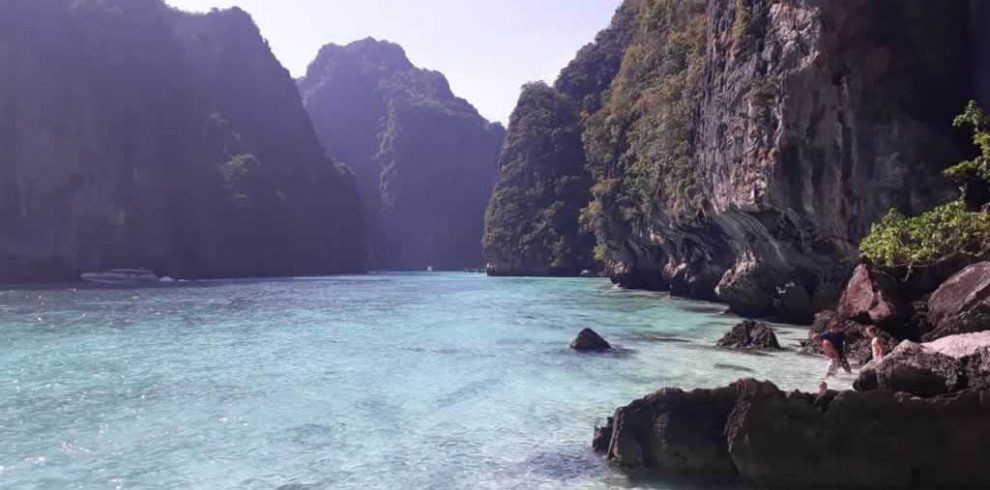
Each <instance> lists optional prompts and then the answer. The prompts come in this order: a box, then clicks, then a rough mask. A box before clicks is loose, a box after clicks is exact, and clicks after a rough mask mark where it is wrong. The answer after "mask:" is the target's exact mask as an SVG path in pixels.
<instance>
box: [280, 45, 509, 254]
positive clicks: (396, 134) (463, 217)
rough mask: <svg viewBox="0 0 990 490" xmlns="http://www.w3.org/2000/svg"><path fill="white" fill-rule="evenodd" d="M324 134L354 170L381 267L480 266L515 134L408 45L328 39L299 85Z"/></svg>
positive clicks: (332, 149) (335, 153) (331, 148)
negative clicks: (490, 206) (499, 176)
mask: <svg viewBox="0 0 990 490" xmlns="http://www.w3.org/2000/svg"><path fill="white" fill-rule="evenodd" d="M298 84H299V89H300V91H301V92H302V95H303V102H304V104H305V106H306V109H307V111H308V112H309V114H310V117H311V118H312V120H313V124H314V126H315V127H316V132H317V134H318V135H319V137H320V139H321V140H322V142H323V144H324V145H325V146H326V147H327V150H328V151H329V152H330V153H331V155H333V156H334V158H336V159H338V160H340V161H343V162H345V163H346V164H348V165H349V166H350V167H351V168H352V169H353V170H354V174H355V175H356V177H357V180H358V186H359V189H360V192H361V195H362V198H363V199H364V203H365V213H366V216H367V217H368V222H369V225H370V226H371V227H372V237H371V242H372V265H373V266H374V267H377V268H385V269H425V268H426V267H428V266H431V265H432V266H434V267H436V268H441V269H462V268H465V267H474V268H476V267H480V266H481V265H482V264H483V263H484V262H483V259H482V256H481V237H482V228H483V216H484V212H485V206H486V204H487V202H488V199H489V196H490V195H491V191H492V186H493V183H494V179H495V173H496V162H497V161H498V155H499V151H500V148H501V145H502V141H503V138H504V134H505V131H504V129H503V128H502V126H501V125H499V124H490V123H489V122H488V121H486V120H485V119H484V118H482V117H481V116H480V115H479V114H478V111H477V110H475V108H474V107H472V106H471V105H470V104H469V103H468V102H467V101H465V100H463V99H460V98H457V97H455V96H454V94H453V93H451V90H450V86H449V85H448V83H447V80H446V78H444V76H443V75H442V74H440V73H438V72H434V71H429V70H423V69H419V68H416V67H415V66H413V65H412V63H411V62H410V61H409V60H408V58H406V55H405V52H404V51H403V50H402V48H401V47H399V46H398V45H395V44H392V43H388V42H380V41H376V40H374V39H366V40H363V41H358V42H355V43H352V44H349V45H347V46H336V45H328V46H325V47H323V49H321V50H320V53H319V54H318V55H317V57H316V59H315V60H314V61H313V62H312V64H310V66H309V69H308V71H307V73H306V76H305V77H304V78H302V79H300V80H299V81H298Z"/></svg>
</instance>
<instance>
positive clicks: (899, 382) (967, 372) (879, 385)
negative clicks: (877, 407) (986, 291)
mask: <svg viewBox="0 0 990 490" xmlns="http://www.w3.org/2000/svg"><path fill="white" fill-rule="evenodd" d="M988 384H990V332H979V333H972V334H964V335H953V336H949V337H943V338H941V339H939V340H936V341H934V342H927V343H924V344H916V343H914V342H910V341H904V342H902V343H901V344H900V345H898V346H897V348H895V349H894V350H893V351H892V352H891V353H890V354H888V355H887V356H886V357H884V359H883V361H880V362H871V363H870V364H868V365H866V366H865V367H864V368H863V370H862V371H860V373H859V377H858V378H857V379H856V381H855V383H854V384H853V386H854V387H855V388H856V390H858V391H870V390H876V389H884V390H889V391H895V392H904V393H909V394H911V395H914V396H920V397H931V396H936V395H940V394H944V393H950V392H953V391H960V390H963V389H967V388H978V387H981V386H987V385H988Z"/></svg>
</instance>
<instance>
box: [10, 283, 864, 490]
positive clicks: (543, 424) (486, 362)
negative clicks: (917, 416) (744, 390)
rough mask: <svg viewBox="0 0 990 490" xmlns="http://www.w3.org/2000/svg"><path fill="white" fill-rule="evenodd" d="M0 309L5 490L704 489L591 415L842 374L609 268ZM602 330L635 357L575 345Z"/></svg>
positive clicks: (65, 296)
mask: <svg viewBox="0 0 990 490" xmlns="http://www.w3.org/2000/svg"><path fill="white" fill-rule="evenodd" d="M0 315H2V316H0V344H2V345H3V348H2V349H0V441H2V444H0V487H5V488H147V487H154V488H210V489H217V488H249V489H270V488H285V489H290V488H291V489H296V488H299V489H302V488H306V489H308V488H334V489H337V488H341V489H366V488H388V489H392V488H436V489H447V488H449V489H459V488H472V489H474V488H479V489H487V488H499V489H502V488H519V489H534V488H547V489H557V488H561V489H562V488H568V489H571V488H579V489H600V488H615V487H624V488H689V487H687V486H685V485H683V484H680V483H676V482H656V481H631V480H629V479H627V478H626V477H625V476H623V475H622V474H620V473H618V472H614V471H613V470H611V469H609V468H608V467H607V466H606V465H604V464H603V463H602V461H601V460H600V459H599V458H598V457H597V456H595V455H594V454H592V453H591V452H590V450H589V446H590V440H591V436H592V429H593V427H594V425H595V424H596V423H598V422H601V421H602V420H601V419H602V418H603V417H604V416H606V415H608V414H610V413H611V412H612V411H613V410H614V408H615V407H616V406H618V405H621V404H625V403H627V402H629V401H631V400H632V399H635V398H638V397H640V396H643V395H645V394H646V393H648V392H650V391H652V390H655V389H657V388H659V387H661V386H684V387H696V386H705V387H708V386H716V385H719V384H724V383H726V382H729V381H732V380H734V379H736V378H738V377H741V376H753V377H757V378H767V379H771V380H773V381H775V382H777V383H778V384H779V385H780V386H781V387H783V388H802V389H805V390H813V389H814V387H815V386H814V385H815V382H816V379H817V377H818V376H820V374H821V372H822V371H823V369H824V363H823V362H822V361H821V360H820V359H815V358H811V357H806V356H801V355H798V354H794V353H780V354H773V355H753V354H740V353H734V352H728V351H721V350H718V349H714V348H712V345H714V343H715V341H716V340H717V339H718V338H719V337H720V336H721V335H722V334H723V333H724V332H725V331H726V329H727V328H728V327H729V326H731V325H732V324H733V323H734V322H736V321H738V319H737V318H733V317H731V316H727V315H724V314H723V313H722V308H721V307H719V306H717V305H708V304H703V303H694V302H688V301H681V300H675V299H669V298H666V297H664V296H663V295H660V294H652V293H643V292H631V291H622V290H618V289H615V288H613V287H612V286H611V285H609V284H608V283H607V282H606V281H603V280H586V279H580V280H579V279H515V278H504V279H503V278H497V279H496V278H487V277H484V276H482V275H470V274H387V275H368V276H355V277H341V278H328V279H297V280H281V281H235V282H206V283H185V284H176V285H171V286H168V287H158V288H150V289H137V290H123V289H86V288H82V289H70V288H48V289H28V290H10V291H5V292H0ZM585 326H591V327H594V328H595V329H596V330H598V331H599V332H600V333H601V334H602V335H603V336H605V337H606V338H607V339H608V340H610V341H611V342H613V343H614V344H618V345H619V346H621V347H623V348H624V349H625V350H624V351H623V352H622V353H618V354H609V355H601V356H596V355H581V354H576V353H573V352H570V351H569V350H568V349H567V344H568V342H569V341H570V340H571V339H572V338H573V336H574V335H575V334H576V333H577V332H578V331H579V330H580V329H581V328H583V327H585ZM779 333H781V334H783V335H782V337H783V338H782V339H781V340H782V342H783V343H784V344H794V343H796V340H797V339H798V338H800V337H801V336H803V335H804V332H803V331H802V330H800V329H792V330H788V329H783V330H781V331H779ZM848 382H849V379H843V380H842V381H841V383H843V385H845V384H847V383H848Z"/></svg>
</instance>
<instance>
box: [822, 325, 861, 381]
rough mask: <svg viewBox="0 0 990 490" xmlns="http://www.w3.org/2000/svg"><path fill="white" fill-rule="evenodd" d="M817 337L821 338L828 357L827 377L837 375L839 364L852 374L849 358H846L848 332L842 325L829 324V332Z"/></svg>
mask: <svg viewBox="0 0 990 490" xmlns="http://www.w3.org/2000/svg"><path fill="white" fill-rule="evenodd" d="M815 337H816V340H819V339H820V340H821V342H822V350H824V351H825V356H826V357H828V370H827V371H826V372H825V377H826V378H828V377H831V376H835V372H836V371H838V370H839V366H842V369H843V370H844V371H845V372H846V373H849V374H851V373H852V368H851V367H849V360H847V359H846V350H845V348H846V332H844V331H843V330H842V325H839V324H838V323H833V324H831V325H829V327H828V331H827V332H825V333H823V334H820V335H816V336H815Z"/></svg>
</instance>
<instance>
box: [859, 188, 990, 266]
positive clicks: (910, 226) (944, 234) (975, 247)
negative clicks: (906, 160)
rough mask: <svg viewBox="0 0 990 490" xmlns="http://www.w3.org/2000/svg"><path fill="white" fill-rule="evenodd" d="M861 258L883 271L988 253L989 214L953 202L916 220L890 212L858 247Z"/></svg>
mask: <svg viewBox="0 0 990 490" xmlns="http://www.w3.org/2000/svg"><path fill="white" fill-rule="evenodd" d="M860 252H861V253H862V255H863V258H865V259H866V260H868V261H869V262H870V263H873V264H876V265H881V266H885V267H898V266H912V267H917V266H926V265H932V264H936V263H938V262H941V261H944V260H947V259H952V258H954V257H957V256H960V255H972V256H978V257H983V256H987V255H988V253H990V214H987V213H973V212H968V211H966V206H965V205H964V204H963V203H962V202H961V201H954V202H951V203H949V204H945V205H942V206H939V207H937V208H935V209H932V210H930V211H927V212H925V213H923V214H921V215H919V216H915V217H905V216H903V215H902V214H901V213H899V212H897V210H891V211H890V212H889V213H887V215H886V216H884V217H883V218H882V219H881V220H880V221H879V222H878V223H875V224H874V225H873V228H872V229H871V230H870V234H869V235H868V236H867V237H866V238H865V239H863V242H862V243H861V244H860Z"/></svg>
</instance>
